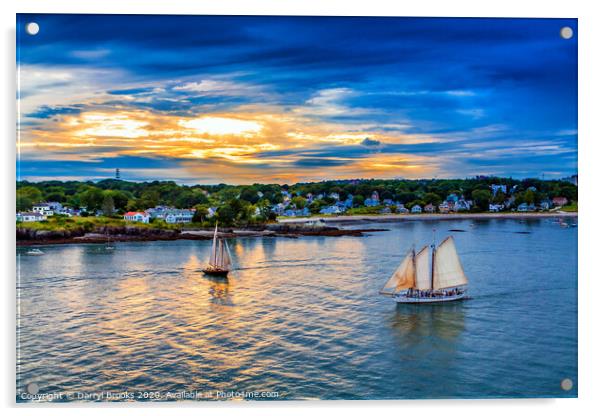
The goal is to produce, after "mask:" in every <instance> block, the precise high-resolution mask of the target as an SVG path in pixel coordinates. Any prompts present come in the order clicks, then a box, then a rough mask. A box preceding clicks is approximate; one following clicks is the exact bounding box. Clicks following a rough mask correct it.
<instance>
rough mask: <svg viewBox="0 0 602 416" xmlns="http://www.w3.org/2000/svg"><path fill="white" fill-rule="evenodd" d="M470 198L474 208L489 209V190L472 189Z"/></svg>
mask: <svg viewBox="0 0 602 416" xmlns="http://www.w3.org/2000/svg"><path fill="white" fill-rule="evenodd" d="M472 200H473V201H474V205H475V208H477V209H478V210H480V211H487V210H488V209H489V201H490V200H491V191H489V190H487V189H476V190H474V191H472Z"/></svg>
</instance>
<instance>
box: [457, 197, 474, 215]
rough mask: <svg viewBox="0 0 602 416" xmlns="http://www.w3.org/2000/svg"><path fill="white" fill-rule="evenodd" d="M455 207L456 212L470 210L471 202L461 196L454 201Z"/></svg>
mask: <svg viewBox="0 0 602 416" xmlns="http://www.w3.org/2000/svg"><path fill="white" fill-rule="evenodd" d="M453 209H454V211H455V212H458V211H468V210H469V209H470V203H469V202H468V201H466V200H465V199H464V198H460V199H458V200H457V201H456V202H455V203H454V208H453Z"/></svg>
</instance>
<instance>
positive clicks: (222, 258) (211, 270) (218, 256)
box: [203, 224, 232, 276]
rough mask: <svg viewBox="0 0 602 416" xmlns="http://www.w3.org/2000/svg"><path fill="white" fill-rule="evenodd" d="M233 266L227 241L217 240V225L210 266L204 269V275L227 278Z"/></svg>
mask: <svg viewBox="0 0 602 416" xmlns="http://www.w3.org/2000/svg"><path fill="white" fill-rule="evenodd" d="M231 266H232V259H231V256H230V248H229V247H228V243H227V242H226V240H223V239H221V238H219V239H218V238H217V224H215V232H214V233H213V244H212V246H211V257H209V264H208V265H207V267H205V268H204V269H203V273H205V274H209V275H213V276H227V275H228V272H229V271H230V267H231Z"/></svg>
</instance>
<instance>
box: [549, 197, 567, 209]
mask: <svg viewBox="0 0 602 416" xmlns="http://www.w3.org/2000/svg"><path fill="white" fill-rule="evenodd" d="M568 203H569V200H568V199H566V198H565V197H563V196H557V197H554V198H553V199H552V204H554V205H555V206H557V207H563V206H565V205H566V204H568Z"/></svg>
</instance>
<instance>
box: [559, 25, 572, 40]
mask: <svg viewBox="0 0 602 416" xmlns="http://www.w3.org/2000/svg"><path fill="white" fill-rule="evenodd" d="M560 37H561V38H562V39H570V38H572V37H573V29H571V28H570V27H568V26H565V27H563V28H562V29H560Z"/></svg>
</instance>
